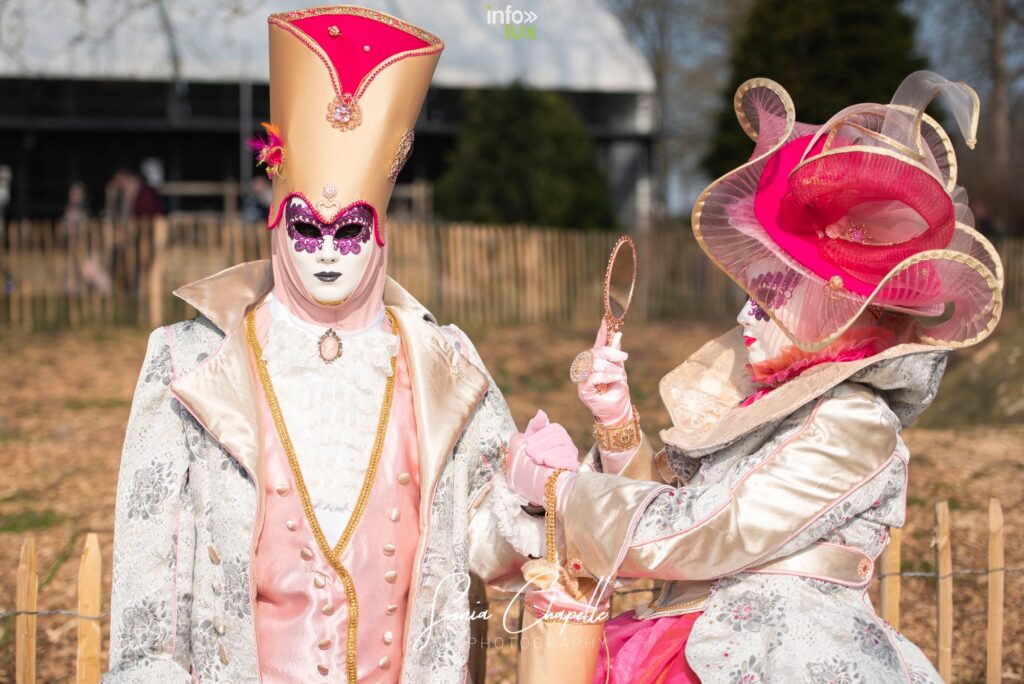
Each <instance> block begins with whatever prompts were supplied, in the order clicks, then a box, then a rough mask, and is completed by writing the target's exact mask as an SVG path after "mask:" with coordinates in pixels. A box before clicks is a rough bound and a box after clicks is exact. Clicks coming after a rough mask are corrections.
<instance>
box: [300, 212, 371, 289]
mask: <svg viewBox="0 0 1024 684" xmlns="http://www.w3.org/2000/svg"><path fill="white" fill-rule="evenodd" d="M373 221H374V218H373V210H372V209H371V208H370V207H369V206H368V205H366V204H356V205H354V206H352V207H350V208H349V209H347V210H345V211H344V212H342V213H341V214H340V215H339V216H338V218H337V219H335V220H334V221H333V222H331V223H324V222H322V221H320V220H319V218H318V217H317V215H316V214H315V213H314V212H313V210H312V209H310V207H309V205H308V204H306V202H305V201H304V200H302V199H301V198H298V197H295V198H292V199H291V201H290V202H289V203H288V206H287V207H286V208H285V226H284V228H285V230H287V231H288V238H289V241H290V243H291V249H289V250H288V257H289V258H290V259H291V261H292V265H293V266H294V267H295V270H296V271H297V272H298V274H299V279H300V280H301V281H302V285H303V286H304V287H305V288H306V290H307V291H308V292H309V294H310V295H311V296H312V297H313V299H315V300H316V301H318V302H319V303H321V304H330V305H336V304H341V303H342V302H344V301H345V300H346V299H348V297H349V296H351V295H352V293H353V292H354V291H355V289H356V287H357V286H358V285H359V282H360V280H362V277H363V273H364V272H365V271H366V267H367V265H368V264H369V263H370V258H371V256H372V254H373V250H374V249H375V248H376V246H377V245H376V243H375V242H374V241H373V231H374V226H373Z"/></svg>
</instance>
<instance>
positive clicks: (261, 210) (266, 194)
mask: <svg viewBox="0 0 1024 684" xmlns="http://www.w3.org/2000/svg"><path fill="white" fill-rule="evenodd" d="M273 200H274V188H273V186H272V185H271V184H270V181H268V180H267V179H266V178H265V177H264V176H253V177H252V180H250V181H249V192H247V193H245V197H244V198H243V199H242V218H243V219H244V220H245V221H248V222H250V223H251V222H255V221H262V220H263V219H265V218H266V217H267V213H268V212H269V211H270V203H271V202H272V201H273Z"/></svg>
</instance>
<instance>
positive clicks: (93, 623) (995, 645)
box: [14, 499, 1008, 684]
mask: <svg viewBox="0 0 1024 684" xmlns="http://www.w3.org/2000/svg"><path fill="white" fill-rule="evenodd" d="M935 509H936V526H935V549H936V560H937V562H936V568H937V573H914V572H908V573H904V572H901V570H900V547H901V530H899V529H893V530H892V539H891V542H890V544H889V545H888V546H887V547H886V549H885V551H884V552H883V553H882V555H881V557H880V558H879V560H878V564H877V565H878V567H877V568H876V575H875V576H876V578H879V579H878V581H879V582H880V585H881V586H880V593H879V607H878V608H879V612H880V614H881V616H882V618H883V619H885V620H886V621H887V622H888V623H889V624H891V625H892V626H893V627H895V628H896V629H899V625H900V588H901V582H902V578H903V577H908V576H910V577H930V578H935V579H937V596H936V625H937V629H936V645H937V649H936V652H937V654H938V658H937V661H938V662H937V663H936V667H937V669H938V671H939V674H940V675H941V676H942V679H943V680H944V681H947V682H952V681H953V663H952V653H953V637H954V625H953V580H954V577H955V576H956V575H957V574H974V575H985V576H986V577H987V579H988V633H987V668H986V679H985V681H986V682H987V684H999V683H1000V682H1001V681H1002V671H1003V668H1002V665H1003V655H1002V648H1003V609H1004V605H1003V603H1004V601H1003V597H1004V588H1005V582H1006V573H1007V570H1008V569H1007V568H1006V567H1005V565H1004V562H1003V561H1004V554H1003V512H1002V507H1001V506H1000V504H999V502H998V501H997V500H996V499H992V500H991V501H990V502H989V511H988V528H989V535H988V567H987V568H985V569H983V570H981V569H977V570H957V571H954V570H953V566H952V548H951V539H950V516H949V507H948V505H947V504H946V502H940V503H939V504H937V505H936V507H935ZM100 563H101V557H100V547H99V542H98V540H97V538H96V535H95V534H89V535H88V536H87V537H86V541H85V548H84V551H83V553H82V557H81V561H80V564H79V571H78V610H77V612H76V613H70V614H71V615H77V617H78V619H79V622H78V652H77V663H76V668H75V672H76V674H75V677H76V679H75V681H76V682H77V684H92V683H95V682H98V681H99V678H100V672H101V663H100V655H101V651H102V645H101V620H103V619H105V618H106V616H105V614H103V613H101V606H102V605H103V601H102V597H101V589H100V577H101V573H100ZM38 582H39V578H38V571H37V567H36V552H35V542H34V540H33V539H32V537H28V538H26V540H25V542H24V544H23V546H22V549H21V560H20V563H19V565H18V585H17V598H16V604H15V611H14V615H15V621H16V625H15V640H16V649H17V650H16V654H15V659H16V674H15V681H16V682H17V684H29V683H31V682H34V681H35V667H36V626H37V620H38V618H39V617H40V616H43V615H46V614H47V613H44V612H40V611H38V601H37V590H38ZM475 587H476V588H477V589H478V590H479V591H474V592H472V593H474V594H475V596H473V597H471V600H472V601H473V611H474V613H476V614H480V613H481V612H482V611H483V610H485V609H487V608H488V604H487V599H486V598H485V597H484V595H483V593H482V589H480V585H479V584H475ZM643 591H651V592H653V591H654V590H653V589H648V590H643ZM624 593H635V590H634V592H624ZM498 602H504V601H496V603H498ZM612 609H613V610H612V612H613V613H614V612H615V611H614V605H613V606H612ZM51 612H56V613H58V614H62V615H67V614H69V612H68V611H51ZM486 630H487V623H486V622H485V621H480V620H478V621H476V622H475V623H474V644H476V645H477V648H475V649H474V653H473V654H472V659H473V660H474V661H475V664H474V667H472V668H471V669H472V670H473V671H474V672H477V673H481V672H483V671H484V665H485V662H486V651H484V650H483V647H484V646H486V645H487V631H486ZM474 681H484V680H483V678H482V677H481V678H476V677H475V678H474Z"/></svg>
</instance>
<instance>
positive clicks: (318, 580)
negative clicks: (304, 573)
mask: <svg viewBox="0 0 1024 684" xmlns="http://www.w3.org/2000/svg"><path fill="white" fill-rule="evenodd" d="M326 585H327V580H325V579H324V576H323V575H317V576H316V577H314V578H313V586H314V587H316V588H317V589H323V588H324V587H325V586H326Z"/></svg>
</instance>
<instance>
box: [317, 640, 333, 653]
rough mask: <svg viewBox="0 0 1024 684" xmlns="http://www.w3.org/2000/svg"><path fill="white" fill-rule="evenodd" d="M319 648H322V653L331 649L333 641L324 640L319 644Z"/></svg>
mask: <svg viewBox="0 0 1024 684" xmlns="http://www.w3.org/2000/svg"><path fill="white" fill-rule="evenodd" d="M317 646H319V647H320V650H321V651H326V650H327V649H329V648H330V647H331V640H330V639H324V640H323V641H321V642H320V643H319V644H317Z"/></svg>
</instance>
